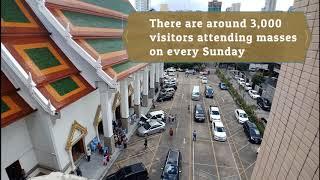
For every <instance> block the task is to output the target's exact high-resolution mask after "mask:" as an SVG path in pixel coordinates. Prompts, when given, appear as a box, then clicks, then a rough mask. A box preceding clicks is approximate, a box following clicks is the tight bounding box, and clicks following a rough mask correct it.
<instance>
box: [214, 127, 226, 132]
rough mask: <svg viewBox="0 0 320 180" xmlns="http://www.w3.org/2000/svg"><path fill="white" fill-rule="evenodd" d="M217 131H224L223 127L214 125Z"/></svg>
mask: <svg viewBox="0 0 320 180" xmlns="http://www.w3.org/2000/svg"><path fill="white" fill-rule="evenodd" d="M216 131H217V132H226V131H225V129H224V128H223V127H216Z"/></svg>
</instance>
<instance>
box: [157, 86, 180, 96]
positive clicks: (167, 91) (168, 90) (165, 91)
mask: <svg viewBox="0 0 320 180" xmlns="http://www.w3.org/2000/svg"><path fill="white" fill-rule="evenodd" d="M175 92H176V90H175V89H174V88H163V89H161V91H160V92H159V95H164V94H174V93H175Z"/></svg>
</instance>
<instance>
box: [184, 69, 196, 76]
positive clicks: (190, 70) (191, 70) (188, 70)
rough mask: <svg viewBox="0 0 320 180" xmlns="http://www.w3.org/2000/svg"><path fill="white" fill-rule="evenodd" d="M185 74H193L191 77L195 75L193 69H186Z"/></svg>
mask: <svg viewBox="0 0 320 180" xmlns="http://www.w3.org/2000/svg"><path fill="white" fill-rule="evenodd" d="M185 72H186V74H193V75H195V74H196V71H195V70H194V69H187V70H186V71H185Z"/></svg>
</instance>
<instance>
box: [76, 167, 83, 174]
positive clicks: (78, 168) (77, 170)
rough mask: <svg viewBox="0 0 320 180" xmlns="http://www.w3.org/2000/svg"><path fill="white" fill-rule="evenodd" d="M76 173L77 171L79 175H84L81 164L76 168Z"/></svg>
mask: <svg viewBox="0 0 320 180" xmlns="http://www.w3.org/2000/svg"><path fill="white" fill-rule="evenodd" d="M76 173H77V175H78V176H82V171H81V169H80V167H79V166H78V167H77V169H76Z"/></svg>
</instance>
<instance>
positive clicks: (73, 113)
mask: <svg viewBox="0 0 320 180" xmlns="http://www.w3.org/2000/svg"><path fill="white" fill-rule="evenodd" d="M99 104H100V97H99V90H98V89H97V90H95V91H93V92H91V93H90V94H88V95H86V96H84V97H82V98H81V99H79V100H77V101H75V102H73V103H71V104H69V105H68V106H66V107H64V108H63V109H61V111H60V113H61V118H60V119H57V120H56V122H55V123H54V124H53V125H52V127H53V135H54V139H55V140H54V141H55V144H56V147H57V152H58V154H59V160H60V164H61V167H62V170H63V169H65V168H66V166H68V165H70V158H69V154H68V152H67V150H66V149H65V147H66V143H67V139H68V136H69V133H70V130H71V126H72V124H73V122H74V121H75V120H76V121H77V122H78V123H79V124H81V125H82V126H84V127H86V128H87V130H88V134H87V135H86V136H85V139H84V140H85V144H86V145H87V144H89V142H90V141H91V140H92V139H93V138H94V137H95V136H96V132H95V129H94V126H93V122H94V118H95V114H96V110H97V108H98V105H99Z"/></svg>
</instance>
